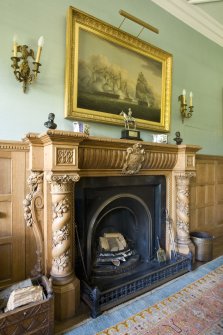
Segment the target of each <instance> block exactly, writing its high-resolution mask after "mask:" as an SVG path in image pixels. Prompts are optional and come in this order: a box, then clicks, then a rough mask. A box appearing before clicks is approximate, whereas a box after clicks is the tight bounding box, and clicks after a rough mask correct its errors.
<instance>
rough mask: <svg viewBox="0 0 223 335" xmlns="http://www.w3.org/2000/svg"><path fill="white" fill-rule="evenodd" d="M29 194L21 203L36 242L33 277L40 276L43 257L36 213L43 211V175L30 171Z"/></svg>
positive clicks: (39, 227)
mask: <svg viewBox="0 0 223 335" xmlns="http://www.w3.org/2000/svg"><path fill="white" fill-rule="evenodd" d="M27 182H28V185H29V187H30V193H28V194H27V196H26V198H25V200H24V201H23V207H24V218H25V221H26V224H27V226H28V227H32V228H33V233H34V237H35V240H36V255H37V262H36V265H35V266H34V269H33V270H32V271H31V274H32V275H33V276H37V275H40V274H42V273H43V272H42V257H43V234H42V230H41V225H40V222H39V216H38V213H39V212H41V214H42V210H43V173H42V172H34V171H32V172H31V174H30V176H29V178H28V180H27Z"/></svg>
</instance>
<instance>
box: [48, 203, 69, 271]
mask: <svg viewBox="0 0 223 335" xmlns="http://www.w3.org/2000/svg"><path fill="white" fill-rule="evenodd" d="M69 219H70V201H69V199H68V198H67V197H65V198H64V199H62V200H60V201H58V202H55V203H54V205H53V224H52V234H53V250H52V255H53V267H54V268H56V269H57V271H58V272H59V273H63V272H64V271H65V269H66V268H67V267H68V268H69V267H70V229H69V228H70V225H69ZM68 270H69V269H68Z"/></svg>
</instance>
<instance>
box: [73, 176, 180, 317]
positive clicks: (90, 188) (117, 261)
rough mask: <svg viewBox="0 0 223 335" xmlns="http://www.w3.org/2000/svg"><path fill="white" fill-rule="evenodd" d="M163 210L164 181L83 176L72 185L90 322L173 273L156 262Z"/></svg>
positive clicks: (81, 275)
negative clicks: (90, 313)
mask: <svg viewBox="0 0 223 335" xmlns="http://www.w3.org/2000/svg"><path fill="white" fill-rule="evenodd" d="M165 209H166V178H165V176H159V175H158V176H156V175H154V176H121V177H110V176H109V177H83V178H81V179H80V181H79V182H78V183H76V185H75V219H76V225H77V227H76V232H77V234H76V236H77V240H78V243H77V250H76V257H75V272H76V274H77V276H78V277H79V279H80V280H81V289H82V298H83V299H84V300H85V301H86V302H87V303H88V304H89V306H90V308H91V310H92V316H93V317H95V316H97V315H98V314H100V313H101V311H103V310H105V309H107V308H109V307H112V306H114V305H117V304H118V303H120V302H122V301H125V300H127V297H128V296H129V298H130V297H132V296H134V295H137V294H139V293H142V292H143V291H145V290H148V286H153V285H154V283H156V282H162V281H163V280H164V279H165V278H164V277H168V273H169V274H172V268H171V270H169V269H168V270H167V273H166V272H165V273H163V272H162V271H163V270H161V269H162V268H163V267H168V266H169V263H168V262H165V264H164V263H163V264H161V263H160V262H158V260H157V249H158V242H157V241H159V244H160V245H161V247H162V248H163V249H164V250H166V245H165V243H166V220H165V217H164V216H163V213H165ZM168 271H169V272H168ZM174 271H175V270H174ZM148 275H149V277H148ZM156 286H157V285H156Z"/></svg>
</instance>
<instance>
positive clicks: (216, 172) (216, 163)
mask: <svg viewBox="0 0 223 335" xmlns="http://www.w3.org/2000/svg"><path fill="white" fill-rule="evenodd" d="M190 230H191V231H208V232H210V233H211V234H213V235H215V236H220V235H223V157H218V156H204V155H197V156H196V178H194V179H193V181H192V183H191V192H190Z"/></svg>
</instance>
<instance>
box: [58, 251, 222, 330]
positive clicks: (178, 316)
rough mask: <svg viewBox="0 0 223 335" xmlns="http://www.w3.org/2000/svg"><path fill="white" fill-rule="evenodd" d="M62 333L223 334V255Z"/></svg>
mask: <svg viewBox="0 0 223 335" xmlns="http://www.w3.org/2000/svg"><path fill="white" fill-rule="evenodd" d="M63 334H66V335H96V334H97V335H114V334H115V335H148V334H151V335H158V334H159V335H164V334H165V335H176V334H180V335H194V334H203V335H219V334H222V335H223V256H221V257H218V258H217V259H215V260H213V261H211V262H208V263H205V264H204V265H202V266H200V267H199V268H197V269H196V270H194V271H191V272H189V273H186V274H184V275H183V276H180V277H178V278H176V279H174V280H172V281H170V282H168V283H166V284H164V285H162V286H160V287H158V288H156V289H154V290H152V291H149V292H147V293H145V294H143V295H141V296H139V297H137V298H135V299H133V300H131V301H128V302H126V303H124V304H122V305H119V306H117V307H115V308H113V309H111V310H109V311H106V312H104V313H103V314H102V315H100V316H99V317H97V318H96V319H92V318H88V319H86V320H85V321H83V322H81V323H80V324H78V325H76V326H75V327H72V328H71V329H70V330H67V331H66V332H64V333H63Z"/></svg>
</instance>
